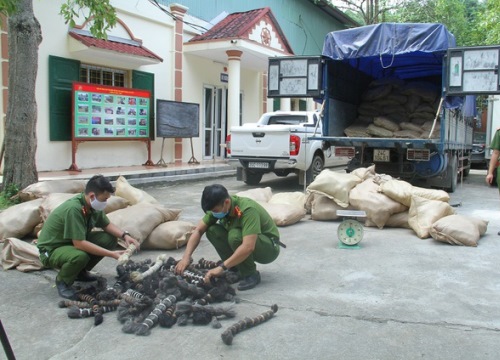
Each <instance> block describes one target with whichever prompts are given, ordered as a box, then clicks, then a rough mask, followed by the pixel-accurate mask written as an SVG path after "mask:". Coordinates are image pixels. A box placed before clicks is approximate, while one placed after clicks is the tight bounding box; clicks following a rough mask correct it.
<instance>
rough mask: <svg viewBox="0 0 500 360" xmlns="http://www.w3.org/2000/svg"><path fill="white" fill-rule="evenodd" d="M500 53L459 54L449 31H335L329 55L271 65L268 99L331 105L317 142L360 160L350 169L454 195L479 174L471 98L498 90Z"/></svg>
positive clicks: (433, 27)
mask: <svg viewBox="0 0 500 360" xmlns="http://www.w3.org/2000/svg"><path fill="white" fill-rule="evenodd" d="M498 50H499V49H498V47H486V48H479V47H475V48H456V47H455V38H454V36H453V35H452V34H451V33H450V32H449V31H448V30H447V29H446V27H445V26H444V25H442V24H408V23H405V24H396V23H382V24H377V25H368V26H362V27H359V28H354V29H348V30H339V31H334V32H331V33H329V34H327V36H326V38H325V41H324V44H323V52H322V55H321V56H311V57H304V56H302V57H277V58H270V59H269V69H268V97H271V98H272V97H312V98H315V99H316V100H317V101H318V102H319V103H321V110H322V111H321V116H322V120H323V121H322V126H323V128H322V131H321V133H322V134H323V135H322V136H320V137H314V139H316V140H321V141H323V142H324V143H325V144H326V146H325V147H332V148H333V149H334V154H335V155H336V156H348V157H350V158H351V160H350V162H349V164H348V167H347V171H352V170H354V169H356V168H358V167H366V166H369V165H371V164H375V169H376V171H377V173H380V174H382V173H384V174H389V175H392V176H394V177H397V178H400V179H404V180H407V181H409V182H411V183H414V184H417V185H420V186H428V187H439V188H444V189H445V190H447V191H449V192H453V191H454V190H455V189H456V186H457V183H458V179H459V175H463V176H467V175H468V173H469V170H470V154H471V150H472V135H473V118H472V117H468V116H467V114H466V113H465V112H464V109H465V108H466V106H465V99H466V97H465V95H468V94H486V93H495V92H498V90H499V84H498ZM483 55H486V57H487V59H489V60H488V61H486V60H484V58H483ZM490 60H491V61H490ZM495 61H496V63H495ZM495 66H496V68H495ZM495 74H496V77H495ZM495 81H496V82H495Z"/></svg>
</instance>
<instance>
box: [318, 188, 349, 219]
mask: <svg viewBox="0 0 500 360" xmlns="http://www.w3.org/2000/svg"><path fill="white" fill-rule="evenodd" d="M349 208H350V207H347V209H349ZM345 209H346V208H343V207H341V206H339V205H338V204H337V203H336V202H335V201H333V200H332V199H330V198H329V197H327V196H324V195H319V194H316V195H315V196H314V200H313V201H312V204H311V219H312V220H319V221H325V220H337V219H338V218H339V217H338V216H337V210H345Z"/></svg>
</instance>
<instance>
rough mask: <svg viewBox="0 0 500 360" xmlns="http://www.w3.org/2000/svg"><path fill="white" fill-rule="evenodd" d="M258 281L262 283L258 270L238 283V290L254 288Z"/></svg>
mask: <svg viewBox="0 0 500 360" xmlns="http://www.w3.org/2000/svg"><path fill="white" fill-rule="evenodd" d="M258 283H260V273H259V272H258V271H257V272H256V273H255V274H252V275H248V276H246V277H244V278H243V280H241V281H240V283H239V284H238V290H240V291H244V290H250V289H253V288H254V287H256V286H257V284H258Z"/></svg>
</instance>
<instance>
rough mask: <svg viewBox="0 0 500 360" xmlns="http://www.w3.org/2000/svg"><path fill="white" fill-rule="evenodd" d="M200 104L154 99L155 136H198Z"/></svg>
mask: <svg viewBox="0 0 500 360" xmlns="http://www.w3.org/2000/svg"><path fill="white" fill-rule="evenodd" d="M199 125H200V105H199V104H196V103H188V102H180V101H169V100H161V99H156V136H158V137H164V138H176V137H179V138H190V137H198V136H200V135H199V133H200V130H199V128H200V126H199Z"/></svg>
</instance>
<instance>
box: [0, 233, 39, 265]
mask: <svg viewBox="0 0 500 360" xmlns="http://www.w3.org/2000/svg"><path fill="white" fill-rule="evenodd" d="M38 256H39V252H38V248H37V247H36V246H35V245H32V244H30V243H28V242H26V241H22V240H19V239H16V238H14V237H10V238H7V239H5V240H4V241H3V247H2V252H1V253H0V262H1V263H2V267H3V269H4V270H9V269H14V268H15V269H17V270H19V271H22V272H28V271H36V270H41V269H43V268H44V267H43V265H42V262H41V261H40V259H39V258H38Z"/></svg>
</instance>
